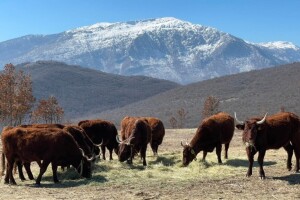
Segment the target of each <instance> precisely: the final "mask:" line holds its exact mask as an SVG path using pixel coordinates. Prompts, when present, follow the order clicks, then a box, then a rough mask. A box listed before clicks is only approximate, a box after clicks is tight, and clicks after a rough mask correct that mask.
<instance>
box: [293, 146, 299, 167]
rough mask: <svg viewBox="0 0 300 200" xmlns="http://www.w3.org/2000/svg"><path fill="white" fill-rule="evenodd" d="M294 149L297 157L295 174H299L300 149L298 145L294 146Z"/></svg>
mask: <svg viewBox="0 0 300 200" xmlns="http://www.w3.org/2000/svg"><path fill="white" fill-rule="evenodd" d="M293 147H294V152H295V157H296V164H295V172H299V159H300V149H299V148H298V147H297V145H294V146H293Z"/></svg>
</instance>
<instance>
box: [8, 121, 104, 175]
mask: <svg viewBox="0 0 300 200" xmlns="http://www.w3.org/2000/svg"><path fill="white" fill-rule="evenodd" d="M18 127H21V128H58V129H63V130H65V131H67V132H68V133H70V134H71V135H72V136H73V137H74V139H75V141H76V142H77V143H78V145H79V147H80V148H81V149H83V151H84V153H85V155H87V156H88V157H93V156H95V155H96V156H97V155H99V153H100V151H99V148H98V146H96V145H95V144H94V143H93V142H92V141H91V140H90V138H89V137H88V136H87V135H86V133H85V131H84V130H83V129H82V128H80V127H79V126H75V125H63V124H27V125H20V126H18ZM10 128H13V127H10ZM6 129H8V128H6ZM16 164H17V167H18V172H19V177H20V179H21V180H26V179H25V176H24V174H23V170H22V167H23V165H24V167H25V170H26V172H27V175H28V178H29V179H30V180H33V179H34V177H33V174H32V172H31V169H30V163H27V162H25V163H21V162H20V161H16ZM38 164H39V166H40V163H38ZM67 167H69V166H67Z"/></svg>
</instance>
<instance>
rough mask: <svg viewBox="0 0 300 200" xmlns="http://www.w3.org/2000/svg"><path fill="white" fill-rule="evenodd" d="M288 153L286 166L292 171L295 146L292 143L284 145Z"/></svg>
mask: <svg viewBox="0 0 300 200" xmlns="http://www.w3.org/2000/svg"><path fill="white" fill-rule="evenodd" d="M283 148H284V149H285V150H286V152H287V154H288V159H287V162H286V167H287V169H288V170H289V171H290V170H291V169H292V157H293V146H292V145H291V144H288V145H286V146H284V147H283Z"/></svg>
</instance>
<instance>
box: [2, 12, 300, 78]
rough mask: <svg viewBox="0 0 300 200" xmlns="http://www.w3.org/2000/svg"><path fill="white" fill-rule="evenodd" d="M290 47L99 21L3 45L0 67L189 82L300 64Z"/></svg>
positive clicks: (175, 24) (166, 24)
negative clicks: (38, 66) (49, 66)
mask: <svg viewBox="0 0 300 200" xmlns="http://www.w3.org/2000/svg"><path fill="white" fill-rule="evenodd" d="M283 44H285V45H283ZM287 44H288V43H287V42H278V41H277V42H272V43H270V42H269V43H261V44H255V43H251V42H246V41H244V40H243V39H241V38H238V37H235V36H233V35H230V34H228V33H225V32H222V31H218V30H217V29H215V28H212V27H207V26H202V25H199V24H192V23H190V22H187V21H182V20H179V19H176V18H172V17H166V18H156V19H148V20H137V21H131V22H118V23H97V24H94V25H90V26H83V27H79V28H76V29H73V30H68V31H65V32H62V33H57V34H52V35H39V36H32V35H31V36H24V37H21V38H17V39H13V40H9V41H5V42H1V43H0V52H1V53H0V64H1V65H2V66H4V64H5V63H10V62H11V63H13V64H16V63H22V62H28V61H37V60H58V61H62V62H66V63H68V64H73V65H81V66H86V67H89V68H92V69H97V70H101V71H104V72H108V73H114V74H119V75H144V76H150V77H155V78H160V79H166V80H171V81H175V82H177V83H181V84H189V83H192V82H197V81H201V80H206V79H210V78H214V77H219V76H223V75H228V74H235V73H240V72H244V71H250V70H253V69H261V68H265V67H272V66H275V65H279V64H285V63H290V62H295V61H300V49H299V47H297V46H295V45H293V44H290V45H287ZM283 47H284V48H283Z"/></svg>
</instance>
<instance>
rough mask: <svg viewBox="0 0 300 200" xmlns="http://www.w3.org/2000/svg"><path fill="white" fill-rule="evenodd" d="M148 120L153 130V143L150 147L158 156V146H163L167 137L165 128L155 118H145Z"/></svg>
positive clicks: (151, 142)
mask: <svg viewBox="0 0 300 200" xmlns="http://www.w3.org/2000/svg"><path fill="white" fill-rule="evenodd" d="M143 118H144V119H146V120H147V122H148V124H149V126H150V128H151V141H150V146H151V149H152V151H153V154H154V155H155V156H157V150H158V146H159V145H161V143H162V141H163V139H164V136H165V127H164V124H163V122H162V121H161V120H160V119H158V118H155V117H143Z"/></svg>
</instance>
